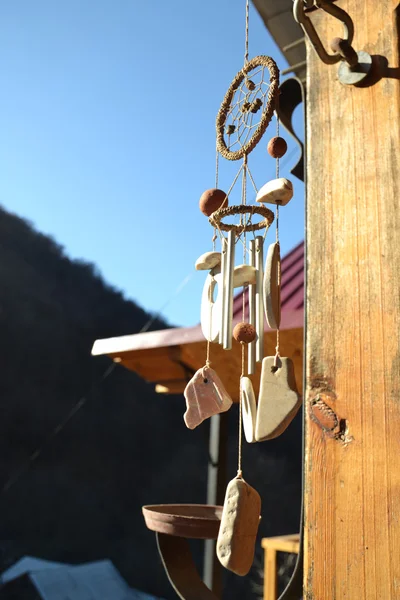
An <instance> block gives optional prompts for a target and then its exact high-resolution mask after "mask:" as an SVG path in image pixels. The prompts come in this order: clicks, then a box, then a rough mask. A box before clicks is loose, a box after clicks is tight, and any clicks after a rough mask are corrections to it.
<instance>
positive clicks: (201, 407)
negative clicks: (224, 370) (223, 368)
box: [183, 367, 232, 429]
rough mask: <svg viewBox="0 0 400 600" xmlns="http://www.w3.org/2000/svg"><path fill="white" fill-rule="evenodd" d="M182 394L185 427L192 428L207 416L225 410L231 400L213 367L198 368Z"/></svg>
mask: <svg viewBox="0 0 400 600" xmlns="http://www.w3.org/2000/svg"><path fill="white" fill-rule="evenodd" d="M184 396H185V400H186V407H187V408H186V412H185V414H184V415H183V418H184V421H185V424H186V427H188V428H189V429H194V428H195V427H197V426H198V425H200V423H202V422H203V421H204V420H205V419H208V417H211V416H212V415H216V414H218V413H221V412H225V411H227V410H229V409H230V407H231V406H232V400H231V397H230V396H229V394H228V392H227V391H226V390H225V388H224V385H223V383H222V381H221V380H220V378H219V377H218V375H217V373H216V372H215V371H214V369H211V368H210V367H203V368H202V369H199V370H198V371H197V372H196V373H195V374H194V375H193V377H192V379H191V380H190V381H189V383H188V384H187V386H186V388H185V391H184Z"/></svg>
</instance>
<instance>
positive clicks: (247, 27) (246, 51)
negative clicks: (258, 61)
mask: <svg viewBox="0 0 400 600" xmlns="http://www.w3.org/2000/svg"><path fill="white" fill-rule="evenodd" d="M248 62H249V0H246V41H245V50H244V66H246V65H247V63H248Z"/></svg>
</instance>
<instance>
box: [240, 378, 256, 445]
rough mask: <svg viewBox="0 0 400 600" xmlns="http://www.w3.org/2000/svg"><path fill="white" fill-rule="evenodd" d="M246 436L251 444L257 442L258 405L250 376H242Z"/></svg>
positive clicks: (241, 385) (243, 415)
mask: <svg viewBox="0 0 400 600" xmlns="http://www.w3.org/2000/svg"><path fill="white" fill-rule="evenodd" d="M240 389H241V392H242V419H243V430H244V437H245V438H246V441H247V442H248V443H249V444H253V443H254V442H256V441H257V440H256V418H257V405H256V397H255V394H254V390H253V384H252V383H251V380H250V379H249V378H248V377H241V378H240Z"/></svg>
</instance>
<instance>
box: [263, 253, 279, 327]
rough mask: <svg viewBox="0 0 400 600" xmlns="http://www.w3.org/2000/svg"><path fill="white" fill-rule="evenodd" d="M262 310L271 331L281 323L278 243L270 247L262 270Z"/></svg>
mask: <svg viewBox="0 0 400 600" xmlns="http://www.w3.org/2000/svg"><path fill="white" fill-rule="evenodd" d="M263 293H264V310H265V317H266V319H267V323H268V325H269V327H270V328H271V329H279V325H280V323H281V253H280V245H279V242H275V243H273V244H271V245H270V247H269V248H268V252H267V258H266V259H265V269H264V285H263Z"/></svg>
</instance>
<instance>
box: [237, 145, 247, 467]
mask: <svg viewBox="0 0 400 600" xmlns="http://www.w3.org/2000/svg"><path fill="white" fill-rule="evenodd" d="M242 204H243V205H246V204H247V154H245V155H244V157H243V177H242ZM246 246H247V243H246V231H244V232H243V263H244V264H246V263H247V254H246V251H247V247H246ZM246 289H247V286H243V292H242V321H243V322H244V320H245V313H246ZM240 345H241V346H242V372H241V375H240V381H241V379H242V377H244V375H245V344H244V342H241V343H240ZM242 402H243V392H242V386H241V384H240V383H239V445H238V471H237V477H239V478H242V445H243V444H242V441H243V438H242V436H243V433H242V429H243V409H242Z"/></svg>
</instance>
